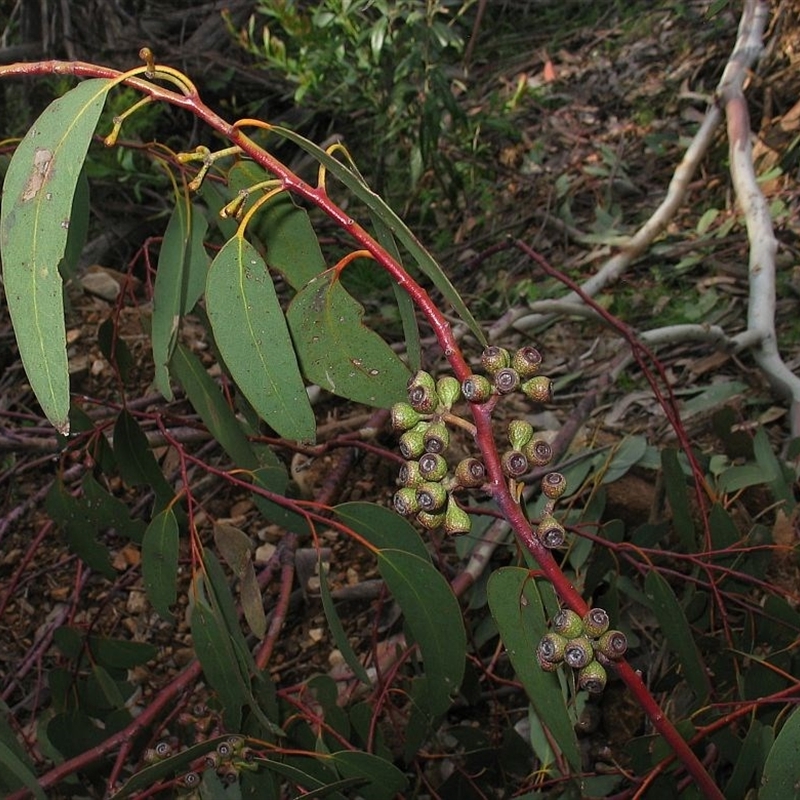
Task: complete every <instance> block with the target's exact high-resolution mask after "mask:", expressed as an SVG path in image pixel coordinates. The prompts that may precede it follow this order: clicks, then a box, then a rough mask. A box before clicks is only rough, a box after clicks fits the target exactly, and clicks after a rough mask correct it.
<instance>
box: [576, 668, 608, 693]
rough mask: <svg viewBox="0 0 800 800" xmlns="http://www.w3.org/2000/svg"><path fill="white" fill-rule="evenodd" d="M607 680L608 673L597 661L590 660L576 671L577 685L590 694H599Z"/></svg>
mask: <svg viewBox="0 0 800 800" xmlns="http://www.w3.org/2000/svg"><path fill="white" fill-rule="evenodd" d="M607 681H608V673H606V670H605V667H603V665H602V664H600V663H599V662H598V661H590V662H589V663H588V664H587V665H586V666H585V667H581V669H580V670H579V671H578V687H579V688H581V689H583V690H584V691H587V692H589V693H590V694H600V692H602V691H603V689H605V688H606V682H607Z"/></svg>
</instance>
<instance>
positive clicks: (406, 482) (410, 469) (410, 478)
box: [397, 461, 425, 489]
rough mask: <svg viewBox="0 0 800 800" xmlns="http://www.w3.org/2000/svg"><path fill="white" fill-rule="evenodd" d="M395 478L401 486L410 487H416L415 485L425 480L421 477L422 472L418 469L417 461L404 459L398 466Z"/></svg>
mask: <svg viewBox="0 0 800 800" xmlns="http://www.w3.org/2000/svg"><path fill="white" fill-rule="evenodd" d="M397 478H398V480H399V481H400V485H401V486H404V487H411V488H412V489H416V487H417V486H419V485H420V484H421V483H422V482H423V481H424V480H425V478H423V477H422V473H421V472H420V471H419V462H417V461H406V463H405V464H403V466H402V467H400V472H399V473H398V474H397Z"/></svg>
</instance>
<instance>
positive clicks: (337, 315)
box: [286, 270, 409, 407]
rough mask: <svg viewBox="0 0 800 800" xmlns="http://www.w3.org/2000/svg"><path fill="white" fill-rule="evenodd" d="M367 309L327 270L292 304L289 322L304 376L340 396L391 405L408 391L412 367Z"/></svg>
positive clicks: (368, 403)
mask: <svg viewBox="0 0 800 800" xmlns="http://www.w3.org/2000/svg"><path fill="white" fill-rule="evenodd" d="M363 316H364V309H363V307H362V306H361V305H360V304H359V303H358V302H356V300H355V299H353V297H352V296H351V295H350V294H348V292H347V291H346V290H345V289H344V287H343V286H342V285H341V283H340V282H339V281H338V280H337V279H336V273H335V271H334V270H328V271H327V272H324V273H323V274H322V275H319V276H318V277H316V278H314V279H313V280H311V281H309V283H308V284H307V285H306V287H305V288H304V289H303V290H302V291H301V292H299V293H298V294H297V295H296V296H295V298H294V300H292V303H291V305H290V306H289V310H288V311H287V313H286V319H287V320H288V322H289V327H290V328H291V331H292V336H293V337H294V341H295V344H296V345H297V354H298V356H299V357H300V363H301V365H302V367H303V372H304V374H305V376H306V377H307V378H308V379H309V380H310V381H313V382H314V383H317V384H319V385H320V386H321V387H322V388H323V389H327V390H328V391H329V392H332V393H333V394H336V395H339V397H346V398H347V399H348V400H353V401H354V402H356V403H364V404H365V405H368V406H378V407H388V406H390V405H392V403H396V402H398V401H399V400H401V399H402V398H403V397H404V396H405V393H406V383H407V382H408V375H409V373H408V368H407V367H406V365H405V364H404V363H403V362H402V361H401V360H400V359H399V358H398V357H397V356H396V355H395V353H394V352H393V351H392V349H391V348H390V347H389V345H387V344H386V342H384V341H383V339H381V337H380V336H378V334H377V333H375V332H374V331H371V330H369V329H368V328H366V327H364V324H363V323H362V317H363Z"/></svg>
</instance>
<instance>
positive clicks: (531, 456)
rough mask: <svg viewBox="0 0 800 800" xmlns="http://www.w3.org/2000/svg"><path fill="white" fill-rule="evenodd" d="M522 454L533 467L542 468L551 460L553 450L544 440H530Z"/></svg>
mask: <svg viewBox="0 0 800 800" xmlns="http://www.w3.org/2000/svg"><path fill="white" fill-rule="evenodd" d="M522 452H523V453H524V454H525V458H527V459H528V461H530V463H531V466H534V467H544V466H546V465H547V464H549V463H550V461H551V460H552V459H553V448H552V447H550V445H549V444H548V443H547V442H546V441H545V440H544V439H531V441H529V442H528V444H526V445H525V447H523V448H522Z"/></svg>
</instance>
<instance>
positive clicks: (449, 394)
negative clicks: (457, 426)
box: [436, 375, 461, 411]
mask: <svg viewBox="0 0 800 800" xmlns="http://www.w3.org/2000/svg"><path fill="white" fill-rule="evenodd" d="M436 394H438V395H439V403H440V404H441V405H442V406H443V408H444V409H445V411H449V410H450V409H451V408H452V407H453V406H454V405H455V404H456V403H457V402H458V401H459V400H460V399H461V384H460V383H459V382H458V379H457V378H454V377H453V376H452V375H443V376H442V377H441V378H439V380H438V381H436Z"/></svg>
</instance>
